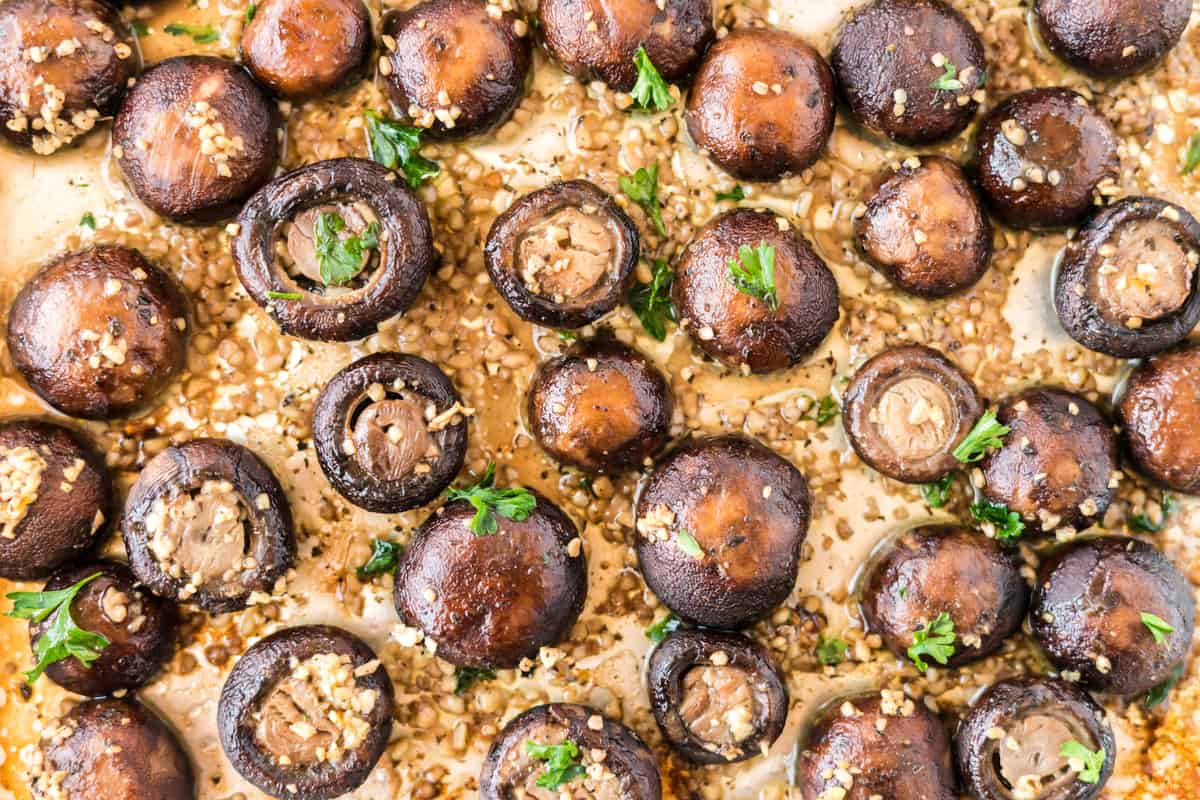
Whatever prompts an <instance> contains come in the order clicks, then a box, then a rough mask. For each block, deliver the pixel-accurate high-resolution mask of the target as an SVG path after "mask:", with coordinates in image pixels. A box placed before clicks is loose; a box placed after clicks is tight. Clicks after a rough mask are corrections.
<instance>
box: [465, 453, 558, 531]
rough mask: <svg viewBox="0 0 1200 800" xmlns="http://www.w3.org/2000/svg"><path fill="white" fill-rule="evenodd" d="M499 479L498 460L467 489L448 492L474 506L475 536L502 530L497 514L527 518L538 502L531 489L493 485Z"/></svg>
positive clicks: (505, 516) (472, 525)
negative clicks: (500, 487)
mask: <svg viewBox="0 0 1200 800" xmlns="http://www.w3.org/2000/svg"><path fill="white" fill-rule="evenodd" d="M495 480H496V465H495V463H491V464H488V466H487V469H486V470H485V471H484V473H483V477H482V478H480V479H479V483H477V484H475V485H474V486H468V487H467V488H466V489H451V490H450V491H449V492H447V493H446V498H447V499H449V500H466V501H467V502H468V503H470V504H471V505H472V506H474V507H475V516H474V517H472V518H471V533H474V534H475V535H476V536H490V535H491V534H493V533H495V532H496V531H497V530H499V524H498V523H497V522H496V515H497V514H499V515H500V516H502V517H504V518H505V519H513V520H516V521H518V522H520V521H521V520H524V519H528V518H529V515H530V514H531V513H533V507H534V506H535V505H537V498H535V497H534V496H533V493H532V492H530V491H529V490H528V489H524V488H521V487H514V488H508V489H497V488H495V486H494V485H493V484H494V482H495Z"/></svg>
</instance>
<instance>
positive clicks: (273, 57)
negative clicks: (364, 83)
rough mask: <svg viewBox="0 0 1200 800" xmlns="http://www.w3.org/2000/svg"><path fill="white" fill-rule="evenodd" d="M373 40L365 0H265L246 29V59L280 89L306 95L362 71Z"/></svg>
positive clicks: (258, 76) (323, 90)
mask: <svg viewBox="0 0 1200 800" xmlns="http://www.w3.org/2000/svg"><path fill="white" fill-rule="evenodd" d="M371 44H372V35H371V15H370V14H369V13H368V12H367V7H366V5H364V4H363V2H362V0H264V2H263V3H260V4H259V5H257V6H256V7H255V11H254V16H253V17H252V18H251V19H250V22H249V23H248V24H247V25H246V27H245V28H244V29H243V30H242V60H243V61H244V62H245V64H246V68H247V69H249V70H250V74H251V75H253V76H254V77H255V78H256V79H257V80H258V82H259V83H261V84H263V85H264V86H266V87H267V88H268V89H270V90H271V91H272V92H274V93H275V94H277V95H281V96H283V97H286V98H288V99H289V100H305V99H308V98H310V97H316V96H318V95H322V94H325V93H326V92H329V91H332V90H333V89H336V88H338V87H339V86H341V85H342V84H344V83H346V82H347V81H348V80H349V79H350V77H351V76H353V75H355V74H356V73H358V72H359V71H361V70H362V68H363V66H364V65H365V64H366V61H367V57H368V56H369V55H370V54H371Z"/></svg>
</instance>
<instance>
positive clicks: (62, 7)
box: [0, 0, 142, 155]
mask: <svg viewBox="0 0 1200 800" xmlns="http://www.w3.org/2000/svg"><path fill="white" fill-rule="evenodd" d="M35 54H36V57H35ZM141 63H142V60H141V54H140V52H139V50H138V46H137V40H136V39H135V38H134V37H133V34H132V33H131V32H130V30H129V27H128V26H127V25H126V24H125V23H124V22H122V21H121V17H120V15H119V14H118V13H117V10H116V8H114V7H112V6H110V5H108V4H107V3H103V2H100V0H7V2H5V3H4V4H2V5H0V132H2V133H3V134H4V136H5V138H7V139H8V140H9V141H10V142H12V143H13V144H16V145H18V146H21V147H29V148H31V149H32V150H33V152H35V153H37V154H38V155H50V154H51V153H54V152H56V151H58V150H59V149H60V148H62V147H66V146H68V145H70V144H72V143H74V142H75V141H76V140H78V139H80V138H82V137H83V136H85V135H86V134H87V133H88V132H90V131H91V130H93V129H94V128H95V127H96V125H97V123H98V122H99V120H100V119H101V118H103V117H108V116H111V115H112V114H113V112H114V111H116V109H117V104H118V103H119V102H120V101H121V97H122V96H124V94H125V88H126V85H127V84H128V82H129V81H130V80H132V79H133V78H134V77H136V76H137V74H138V71H139V70H140V69H141ZM58 94H61V95H62V98H61V105H59V104H58V102H57V95H58ZM51 95H53V96H54V97H55V101H54V102H53V103H51ZM55 106H57V108H55ZM52 108H54V111H53V112H51V109H52ZM47 117H49V121H51V122H52V124H51V126H49V128H48V127H47V125H46V123H47V121H48V120H47ZM35 121H40V123H41V125H40V127H39V126H35V124H34V122H35Z"/></svg>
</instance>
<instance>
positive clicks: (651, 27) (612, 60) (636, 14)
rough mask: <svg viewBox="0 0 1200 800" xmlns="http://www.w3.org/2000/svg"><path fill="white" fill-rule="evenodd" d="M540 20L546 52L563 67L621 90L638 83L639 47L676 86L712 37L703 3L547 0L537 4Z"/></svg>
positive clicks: (708, 6)
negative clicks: (637, 58) (636, 63)
mask: <svg viewBox="0 0 1200 800" xmlns="http://www.w3.org/2000/svg"><path fill="white" fill-rule="evenodd" d="M593 20H595V21H597V22H599V21H601V20H602V21H603V24H600V25H597V24H593ZM538 21H539V22H540V23H541V26H540V27H541V32H542V38H543V40H544V41H545V43H546V49H547V50H549V51H550V55H552V56H554V58H555V59H556V60H557V61H558V63H559V64H561V65H562V67H563V69H565V70H566V71H567V72H569V73H571V74H572V75H574V76H575V77H576V78H578V79H579V80H581V81H593V80H600V81H604V82H605V83H607V84H608V85H609V86H611V87H612V88H613V89H615V90H617V91H619V92H628V91H629V90H630V89H632V88H633V85H634V83H636V82H637V68H636V67H635V66H634V63H633V57H634V55H635V54H636V53H637V50H638V48H639V47H645V48H646V55H647V56H649V57H650V62H651V63H652V64H654V66H655V68H656V69H658V72H659V74H660V75H662V77H663V78H664V79H666V80H668V81H671V82H675V81H679V80H682V79H684V78H686V77H687V76H688V73H690V72H691V70H692V66H693V65H695V63H696V62H697V61H699V60H700V56H701V55H702V54H703V53H704V49H705V48H706V47H708V45H709V43H710V42H712V40H713V38H714V37H715V36H716V31H715V30H714V29H713V8H712V4H711V3H709V2H708V1H707V0H661V4H660V3H658V2H655V0H546V2H544V3H540V4H539V5H538Z"/></svg>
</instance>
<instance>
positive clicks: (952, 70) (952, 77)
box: [929, 61, 963, 92]
mask: <svg viewBox="0 0 1200 800" xmlns="http://www.w3.org/2000/svg"><path fill="white" fill-rule="evenodd" d="M929 88H930V89H937V90H938V91H943V92H961V91H962V90H963V82H962V81H960V80H959V79H958V67H956V66H954V65H953V64H951V63H950V62H949V61H947V62H946V64H945V66H944V67H943V68H942V74H941V75H939V76H938V78H937V80H935V81H934V82H933V83H931V84H929Z"/></svg>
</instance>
